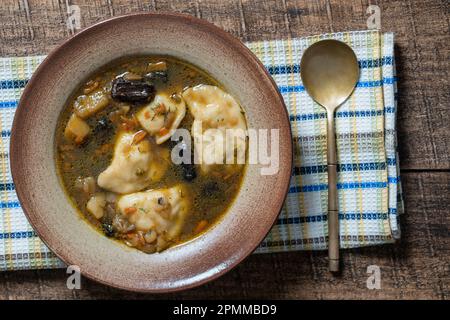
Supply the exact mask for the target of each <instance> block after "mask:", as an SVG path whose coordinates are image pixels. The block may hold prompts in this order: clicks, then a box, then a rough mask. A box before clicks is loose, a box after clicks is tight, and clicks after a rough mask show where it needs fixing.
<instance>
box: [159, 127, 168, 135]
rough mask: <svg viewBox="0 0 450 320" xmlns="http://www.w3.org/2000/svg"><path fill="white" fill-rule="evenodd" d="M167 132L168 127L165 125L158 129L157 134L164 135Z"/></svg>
mask: <svg viewBox="0 0 450 320" xmlns="http://www.w3.org/2000/svg"><path fill="white" fill-rule="evenodd" d="M167 133H169V129H167V128H166V127H162V128H161V129H159V134H160V135H162V136H163V135H165V134H167Z"/></svg>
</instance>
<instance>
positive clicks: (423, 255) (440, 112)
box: [0, 0, 450, 299]
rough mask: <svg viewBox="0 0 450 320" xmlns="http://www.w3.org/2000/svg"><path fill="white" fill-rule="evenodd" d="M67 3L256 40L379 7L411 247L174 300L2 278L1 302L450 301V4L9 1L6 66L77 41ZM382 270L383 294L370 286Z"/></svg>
mask: <svg viewBox="0 0 450 320" xmlns="http://www.w3.org/2000/svg"><path fill="white" fill-rule="evenodd" d="M67 4H69V5H71V4H76V5H79V6H80V9H81V15H82V19H81V25H82V27H86V26H89V25H91V24H93V23H96V22H98V21H101V20H104V19H106V18H109V17H111V16H116V15H121V14H125V13H131V12H142V11H176V12H183V13H187V14H190V15H194V16H197V17H200V18H203V19H206V20H208V21H210V22H212V23H214V24H216V25H218V26H219V27H221V28H223V29H225V30H227V31H228V32H230V33H232V34H234V35H235V36H237V37H239V38H240V39H242V40H244V41H254V40H262V39H275V38H287V37H298V36H306V35H312V34H318V33H324V32H336V31H346V30H358V29H359V30H361V29H365V28H366V19H367V17H368V15H367V14H366V9H367V7H368V6H369V4H378V5H379V6H380V8H381V14H382V29H383V31H393V32H395V36H396V40H395V41H396V48H395V53H396V63H397V70H398V79H399V81H398V87H399V96H398V133H399V146H400V158H401V159H400V161H401V167H402V175H403V182H404V185H403V187H404V193H405V201H406V214H405V215H404V216H403V217H402V229H403V235H402V240H401V243H399V244H396V245H392V246H383V247H375V248H363V249H358V250H349V251H345V252H343V260H344V264H345V266H346V267H345V269H344V271H343V274H342V275H341V276H340V277H336V278H333V277H332V276H330V274H329V273H328V272H327V269H326V267H327V261H326V253H325V252H291V253H280V254H264V255H252V256H251V257H249V258H248V259H247V260H246V261H245V262H244V263H242V264H241V265H239V266H238V267H237V268H236V269H234V270H233V271H231V272H230V273H228V274H227V275H225V276H224V277H222V278H220V279H218V280H216V281H214V282H212V283H210V284H207V285H205V286H203V287H200V288H196V289H192V290H189V291H185V292H182V293H177V294H170V295H157V296H156V295H153V296H152V295H140V294H134V293H128V292H123V291H120V290H115V289H112V288H108V287H105V286H102V285H99V284H97V283H94V282H92V281H89V280H87V279H83V283H82V286H83V289H82V290H74V291H71V290H68V289H67V288H66V285H65V281H66V274H65V271H64V270H42V271H17V272H3V273H0V299H38V298H44V299H73V298H77V299H80V298H83V299H99V298H131V299H143V298H144V299H161V298H210V299H213V298H267V299H270V298H277V299H279V298H289V299H303V298H310V299H324V298H334V299H343V298H348V299H358V298H365V299H371V298H389V299H413V298H419V299H426V298H431V299H449V298H450V291H449V286H450V272H449V262H450V237H449V228H450V221H449V220H450V215H449V208H450V197H449V192H450V190H449V185H450V183H449V182H450V172H449V171H450V157H449V154H450V141H449V140H450V139H449V134H450V128H449V125H448V121H449V118H450V92H449V89H448V88H449V84H448V79H449V71H450V59H449V58H450V47H449V43H450V32H449V30H450V28H449V27H450V5H449V2H448V1H445V0H441V1H439V0H431V1H425V0H417V1H412V0H410V1H367V0H362V1H361V0H358V1H357V0H351V1H345V2H344V1H338V0H319V1H307V0H301V1H300V0H260V1H256V0H255V1H249V0H227V1H224V0H210V1H207V0H192V1H184V0H148V1H147V0H145V1H144V0H142V1H141V0H135V1H125V0H94V1H87V0H83V1H66V0H46V1H43V0H3V1H2V2H1V4H0V21H1V22H0V24H1V28H0V56H24V55H33V54H46V53H48V52H49V51H50V50H51V49H53V48H55V47H56V46H57V45H58V44H60V43H61V42H62V41H64V39H66V38H68V37H69V36H70V31H69V30H68V29H67V27H66V19H67V17H68V14H67ZM369 265H378V266H380V267H381V272H382V274H381V275H382V284H381V285H382V288H381V290H368V289H367V288H366V279H367V277H368V275H367V274H366V270H367V266H369Z"/></svg>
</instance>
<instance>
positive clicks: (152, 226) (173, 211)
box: [117, 184, 190, 241]
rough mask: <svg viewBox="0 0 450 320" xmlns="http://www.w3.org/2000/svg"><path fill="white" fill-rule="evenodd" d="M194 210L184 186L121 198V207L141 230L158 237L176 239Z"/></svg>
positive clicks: (118, 205) (119, 200) (179, 185)
mask: <svg viewBox="0 0 450 320" xmlns="http://www.w3.org/2000/svg"><path fill="white" fill-rule="evenodd" d="M189 207H190V201H189V200H188V197H187V190H186V188H185V187H184V186H183V185H182V184H178V185H175V186H173V187H171V188H167V189H158V190H148V191H142V192H136V193H132V194H128V195H123V196H120V197H119V199H118V201H117V208H118V209H119V211H120V213H121V214H122V215H123V216H124V217H126V218H127V219H128V221H129V222H130V223H132V224H134V225H135V226H136V230H137V231H142V232H150V231H154V232H156V234H157V236H158V238H159V237H163V240H165V241H171V240H174V239H175V238H176V237H178V236H179V235H180V233H181V230H182V229H183V226H184V222H185V219H186V216H187V214H188V211H189Z"/></svg>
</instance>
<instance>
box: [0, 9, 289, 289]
mask: <svg viewBox="0 0 450 320" xmlns="http://www.w3.org/2000/svg"><path fill="white" fill-rule="evenodd" d="M134 17H149V18H152V17H160V18H161V17H170V18H176V19H180V20H184V21H185V22H187V23H189V24H192V25H195V26H197V27H200V28H203V29H206V30H208V31H210V32H212V33H216V34H217V35H219V36H220V37H222V38H224V39H225V40H226V41H227V42H229V43H231V44H232V46H233V48H234V49H235V50H237V51H239V53H240V54H242V55H244V56H246V58H248V59H249V60H250V61H251V62H252V63H253V66H254V67H256V68H258V69H259V71H262V73H263V74H265V75H266V79H265V80H268V81H269V83H270V84H271V86H273V88H274V89H275V90H274V92H276V94H277V97H276V98H277V100H279V102H280V103H281V106H283V107H284V108H282V109H283V113H284V116H285V118H286V121H287V122H286V124H287V130H288V132H289V135H290V136H291V137H292V129H291V126H290V121H289V113H288V111H287V108H286V105H285V103H284V99H283V96H282V95H281V93H280V91H279V90H278V86H277V84H276V83H275V81H274V79H273V78H272V76H271V75H270V74H269V72H268V71H267V69H266V68H265V66H264V65H263V63H262V62H261V61H260V60H259V59H258V58H257V57H256V56H255V54H254V53H253V52H252V51H251V50H250V49H249V48H248V47H247V46H245V44H244V43H243V42H242V41H241V40H239V39H238V38H236V37H234V36H233V35H231V34H230V33H228V32H226V31H225V30H223V29H221V28H219V27H218V26H216V25H214V24H212V23H210V22H208V21H206V20H204V19H200V18H197V17H194V16H191V15H188V14H184V13H176V12H165V11H159V12H141V13H130V14H125V15H120V16H115V17H111V18H108V19H105V20H102V21H100V22H97V23H95V24H93V25H90V26H88V27H86V28H83V29H82V30H80V31H79V32H77V33H76V34H74V35H72V36H70V37H69V38H67V39H66V40H64V41H63V42H62V43H61V44H59V45H58V46H56V47H55V48H54V49H52V50H51V51H50V52H49V53H48V54H47V56H46V57H45V59H44V60H43V61H42V62H41V63H40V64H39V66H38V67H37V69H36V70H35V71H34V72H33V74H32V76H31V78H30V79H29V81H28V83H27V85H26V86H25V88H24V91H23V92H22V95H21V98H20V100H19V103H18V106H17V109H16V111H15V114H14V119H13V123H12V127H11V137H10V144H9V153H10V167H11V176H12V179H13V182H14V185H15V191H16V194H17V197H18V200H19V202H20V205H21V208H22V210H23V212H24V214H25V216H26V218H27V220H28V221H29V223H30V225H31V226H32V227H33V230H34V231H35V232H36V234H37V235H38V237H39V238H40V239H41V240H42V241H43V243H44V244H45V245H46V246H47V247H48V248H49V249H50V251H51V252H52V253H53V254H55V255H56V256H57V257H58V258H59V259H60V260H62V261H63V262H64V263H65V264H67V265H74V264H75V265H76V263H74V261H72V258H71V255H70V253H67V252H64V251H60V252H58V251H54V250H53V249H52V248H51V245H49V242H50V240H49V239H47V235H46V234H44V233H42V232H41V231H40V230H38V228H35V226H36V225H37V223H38V220H39V219H38V217H37V215H35V214H33V211H34V209H33V208H32V206H31V205H30V203H29V202H28V199H27V193H26V190H25V189H26V188H25V187H24V185H23V184H22V182H21V180H18V178H17V175H18V174H17V175H16V173H17V172H19V171H20V170H21V167H20V161H19V160H20V159H19V158H18V154H17V153H18V150H17V142H18V141H17V140H19V139H18V137H19V136H20V131H19V122H20V120H21V118H22V116H21V114H22V109H24V104H25V102H23V101H24V99H23V98H24V97H26V96H27V95H28V94H29V92H31V91H32V90H33V87H34V86H35V85H36V83H37V82H38V81H39V74H40V73H41V70H43V69H45V68H46V66H47V65H48V64H50V63H51V62H52V57H53V56H55V55H57V54H58V53H59V52H61V51H63V50H64V48H66V47H67V46H70V45H71V42H72V40H74V39H80V38H83V37H85V36H88V35H89V34H90V32H92V31H93V30H95V29H96V28H98V27H99V26H103V25H107V24H114V23H116V22H117V21H120V20H127V19H133V18H134ZM287 151H288V152H287V153H288V154H290V155H291V156H290V157H289V159H283V166H287V167H288V169H289V170H286V172H287V173H289V174H286V175H285V176H283V177H282V183H281V184H284V185H285V190H284V192H283V194H284V197H283V199H281V200H282V201H281V200H280V202H279V204H278V206H277V210H276V211H275V210H274V213H273V221H272V223H271V224H270V225H267V228H266V229H267V230H266V232H265V233H264V234H263V235H262V236H261V239H260V240H259V241H258V242H257V243H255V245H253V246H250V248H249V250H246V251H245V252H244V253H242V254H241V255H240V256H239V257H238V258H237V259H235V260H234V261H233V262H232V263H230V264H228V265H227V267H226V268H223V269H220V270H218V271H216V272H214V273H212V274H210V275H208V276H206V277H203V278H201V279H199V280H196V281H193V282H191V283H189V284H185V285H180V286H176V287H171V288H156V289H148V288H136V287H133V286H126V285H120V284H117V283H112V282H108V281H107V280H104V279H101V278H99V277H97V276H96V275H94V274H91V273H89V272H83V271H82V272H81V274H82V275H83V276H85V277H87V278H89V279H91V280H94V281H96V282H98V283H101V284H103V285H106V286H110V287H114V288H117V289H121V290H127V291H132V292H141V293H168V292H178V291H182V290H186V289H190V288H194V287H198V286H200V285H203V284H205V283H207V282H210V281H212V280H215V279H217V278H219V277H221V276H222V275H224V274H225V273H227V272H229V271H230V270H232V269H234V268H235V267H236V266H237V265H238V264H240V263H241V262H242V261H243V260H245V259H246V258H247V257H249V256H250V254H251V253H252V252H253V251H254V250H255V249H256V248H257V247H258V246H259V244H260V243H261V241H262V240H263V239H264V238H265V237H266V236H267V234H268V233H269V232H270V230H271V229H272V227H273V225H274V224H275V222H276V220H277V218H278V216H279V213H280V212H281V209H282V206H283V204H284V201H285V199H286V196H287V194H288V191H289V185H290V177H291V173H292V168H293V141H292V139H290V143H287ZM240 192H241V191H239V193H240ZM238 197H239V194H238Z"/></svg>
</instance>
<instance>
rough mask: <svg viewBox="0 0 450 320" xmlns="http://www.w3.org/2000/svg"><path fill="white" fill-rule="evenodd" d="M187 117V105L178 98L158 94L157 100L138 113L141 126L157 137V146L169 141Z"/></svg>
mask: <svg viewBox="0 0 450 320" xmlns="http://www.w3.org/2000/svg"><path fill="white" fill-rule="evenodd" d="M185 115H186V105H185V103H184V101H183V99H182V98H181V97H180V96H178V95H175V96H172V97H169V96H167V95H166V94H158V95H156V97H155V99H154V100H153V101H152V102H151V103H150V104H149V105H147V106H145V107H144V108H142V110H140V111H139V112H138V113H137V119H138V121H139V123H140V124H141V126H142V127H143V128H144V129H145V130H146V131H147V132H148V133H149V134H150V135H152V136H154V137H155V141H156V143H157V144H161V143H163V142H165V141H167V140H168V139H169V138H170V137H171V136H172V135H173V133H174V132H175V130H176V129H177V128H178V126H179V125H180V123H181V121H182V120H183V118H184V116H185Z"/></svg>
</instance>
